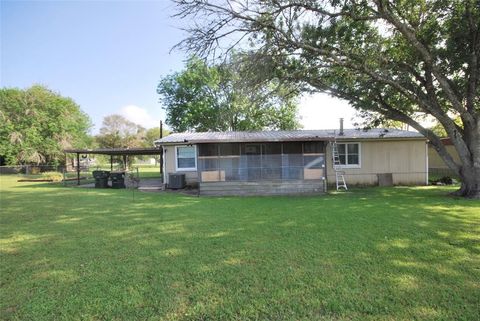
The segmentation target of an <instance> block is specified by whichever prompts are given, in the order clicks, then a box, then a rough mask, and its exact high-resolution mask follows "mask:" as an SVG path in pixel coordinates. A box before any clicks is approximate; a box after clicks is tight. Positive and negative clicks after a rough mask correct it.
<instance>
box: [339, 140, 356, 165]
mask: <svg viewBox="0 0 480 321" xmlns="http://www.w3.org/2000/svg"><path fill="white" fill-rule="evenodd" d="M338 156H339V158H340V164H341V165H342V166H345V167H360V144H359V143H345V144H338Z"/></svg>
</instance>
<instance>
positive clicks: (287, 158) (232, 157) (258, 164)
mask: <svg viewBox="0 0 480 321" xmlns="http://www.w3.org/2000/svg"><path fill="white" fill-rule="evenodd" d="M197 149H198V150H197V159H198V164H197V170H198V175H199V178H198V179H199V182H201V183H202V182H255V181H294V180H296V181H298V180H322V179H324V177H325V144H324V142H279V143H212V144H198V145H197Z"/></svg>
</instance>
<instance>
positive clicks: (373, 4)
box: [176, 0, 480, 197]
mask: <svg viewBox="0 0 480 321" xmlns="http://www.w3.org/2000/svg"><path fill="white" fill-rule="evenodd" d="M176 2H177V4H178V10H179V11H178V15H179V16H180V17H182V18H192V19H195V20H194V21H195V24H193V25H192V27H191V28H190V29H189V37H188V38H187V39H185V41H183V42H182V43H181V47H182V48H184V49H186V50H188V51H189V52H194V53H197V54H200V55H205V56H207V55H213V56H214V57H215V56H218V52H220V53H222V49H225V48H226V49H227V50H231V49H232V48H235V47H238V46H241V47H243V48H244V47H245V46H244V45H249V48H251V51H252V57H255V59H251V60H250V61H251V62H252V65H253V66H257V68H261V69H262V70H263V73H264V74H267V75H269V76H270V77H273V78H277V79H281V80H283V81H286V82H292V83H301V84H304V89H305V90H311V91H320V92H327V93H329V94H331V95H333V96H336V97H339V98H342V99H346V100H348V101H349V102H350V103H351V105H352V106H354V107H355V108H357V109H358V110H359V111H360V112H361V113H363V114H364V115H365V116H366V117H367V118H371V119H373V120H374V119H377V120H385V119H390V120H394V121H401V122H403V123H405V124H408V125H410V126H411V127H412V128H415V129H417V130H418V131H419V132H421V133H422V134H424V135H425V136H426V137H427V138H428V139H429V140H430V142H431V144H432V145H433V146H434V147H435V148H436V150H437V151H438V153H439V155H440V156H441V157H442V158H443V159H444V161H445V162H446V164H447V165H448V166H449V167H450V168H451V169H452V170H453V171H454V172H455V173H456V174H457V175H459V176H460V177H461V178H462V187H461V189H460V190H459V191H458V194H459V195H464V196H469V197H480V86H479V83H480V5H479V2H478V0H428V1H427V0H398V1H391V0H362V1H356V0H355V1H354V0H342V1H339V0H326V1H320V0H317V1H316V0H295V1H293V0H277V1H263V0H251V1H243V2H241V1H234V0H223V1H217V0H176ZM418 117H420V118H423V117H433V118H435V119H436V120H438V122H439V124H441V126H442V127H443V128H444V130H445V132H446V134H447V135H448V136H449V137H450V138H451V140H452V142H453V144H454V146H455V149H456V152H457V153H458V155H459V157H460V160H461V162H460V163H457V162H455V161H454V159H453V158H452V155H450V154H449V153H448V151H447V150H446V149H445V147H444V146H443V144H442V143H441V141H440V138H439V137H438V135H437V134H436V133H435V132H434V131H432V130H430V129H429V128H426V127H424V126H423V125H422V123H421V122H419V121H417V119H419V118H418ZM456 118H459V119H460V120H461V125H458V124H457V123H455V121H454V120H455V119H456Z"/></svg>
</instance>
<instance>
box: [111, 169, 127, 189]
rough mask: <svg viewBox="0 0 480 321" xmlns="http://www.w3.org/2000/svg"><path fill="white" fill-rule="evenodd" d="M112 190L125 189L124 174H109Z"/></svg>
mask: <svg viewBox="0 0 480 321" xmlns="http://www.w3.org/2000/svg"><path fill="white" fill-rule="evenodd" d="M110 179H111V180H112V188H125V172H112V173H110Z"/></svg>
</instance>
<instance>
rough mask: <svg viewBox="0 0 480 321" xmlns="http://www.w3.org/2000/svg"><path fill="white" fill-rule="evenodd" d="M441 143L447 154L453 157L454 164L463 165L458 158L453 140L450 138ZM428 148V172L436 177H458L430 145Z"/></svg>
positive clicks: (443, 139)
mask: <svg viewBox="0 0 480 321" xmlns="http://www.w3.org/2000/svg"><path fill="white" fill-rule="evenodd" d="M441 141H442V144H443V146H445V149H446V150H447V152H448V153H449V154H450V156H452V158H453V160H454V162H456V163H457V164H461V163H462V162H461V161H460V156H458V152H457V150H456V149H455V146H453V143H452V140H451V139H450V138H442V139H441ZM428 147H429V148H428V172H429V173H430V174H431V175H434V176H456V174H455V173H454V172H453V171H452V170H451V169H450V167H448V165H447V164H446V163H445V161H444V160H443V159H442V158H441V157H440V155H438V153H437V151H436V150H435V148H434V147H433V146H432V145H430V144H429V145H428Z"/></svg>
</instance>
